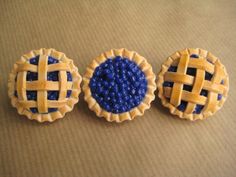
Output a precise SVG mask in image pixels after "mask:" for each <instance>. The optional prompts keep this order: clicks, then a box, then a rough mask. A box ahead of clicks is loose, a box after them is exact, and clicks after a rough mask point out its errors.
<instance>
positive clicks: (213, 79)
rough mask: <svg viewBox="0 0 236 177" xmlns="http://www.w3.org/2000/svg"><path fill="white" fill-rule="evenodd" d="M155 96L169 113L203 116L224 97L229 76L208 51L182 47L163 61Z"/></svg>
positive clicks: (203, 117) (188, 117) (211, 111)
mask: <svg viewBox="0 0 236 177" xmlns="http://www.w3.org/2000/svg"><path fill="white" fill-rule="evenodd" d="M157 88H158V90H159V94H158V96H159V97H160V98H161V101H162V104H163V105H164V106H165V107H168V108H169V109H170V112H171V113H172V114H175V115H178V116H179V117H180V118H185V119H189V120H197V119H205V118H207V117H208V116H211V115H213V114H214V113H215V112H216V111H217V110H219V109H220V108H221V107H222V106H223V103H224V102H225V100H226V98H227V93H228V90H229V78H228V74H227V72H226V69H225V67H224V65H223V64H222V63H221V62H220V60H219V59H218V58H216V57H215V56H214V55H212V54H211V53H210V52H208V51H206V50H202V49H198V48H197V49H184V50H181V51H177V52H175V53H174V54H173V55H171V56H170V57H168V58H167V60H166V61H165V62H164V63H163V65H162V69H161V71H160V73H159V75H158V81H157Z"/></svg>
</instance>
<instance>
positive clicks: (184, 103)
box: [177, 101, 188, 112]
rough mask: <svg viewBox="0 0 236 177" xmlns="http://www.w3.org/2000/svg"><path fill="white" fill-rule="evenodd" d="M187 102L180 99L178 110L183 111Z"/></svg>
mask: <svg viewBox="0 0 236 177" xmlns="http://www.w3.org/2000/svg"><path fill="white" fill-rule="evenodd" d="M187 104H188V103H187V102H186V101H181V103H180V105H179V106H178V107H177V108H178V109H179V110H180V111H182V112H184V111H185V109H186V107H187Z"/></svg>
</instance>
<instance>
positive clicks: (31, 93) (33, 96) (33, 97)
mask: <svg viewBox="0 0 236 177" xmlns="http://www.w3.org/2000/svg"><path fill="white" fill-rule="evenodd" d="M26 96H27V100H35V101H36V100H37V91H28V90H27V91H26Z"/></svg>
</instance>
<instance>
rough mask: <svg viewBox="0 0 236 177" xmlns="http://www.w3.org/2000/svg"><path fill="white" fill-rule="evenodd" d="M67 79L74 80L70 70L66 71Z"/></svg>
mask: <svg viewBox="0 0 236 177" xmlns="http://www.w3.org/2000/svg"><path fill="white" fill-rule="evenodd" d="M66 75H67V81H72V75H71V73H70V72H69V71H66Z"/></svg>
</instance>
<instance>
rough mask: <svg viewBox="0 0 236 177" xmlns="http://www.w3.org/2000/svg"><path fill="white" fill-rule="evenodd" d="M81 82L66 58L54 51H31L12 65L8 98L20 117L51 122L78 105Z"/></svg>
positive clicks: (73, 66) (71, 62)
mask: <svg viewBox="0 0 236 177" xmlns="http://www.w3.org/2000/svg"><path fill="white" fill-rule="evenodd" d="M81 80H82V78H81V76H80V75H79V73H78V69H77V67H75V65H74V64H73V61H72V60H71V59H69V58H67V57H66V56H65V54H63V53H61V52H58V51H56V50H54V49H40V50H33V51H31V52H29V53H28V54H25V55H23V56H22V57H21V58H20V59H19V60H18V61H17V62H16V63H15V64H14V67H13V70H12V72H11V73H10V76H9V81H8V87H9V90H8V94H9V97H10V98H11V103H12V105H13V106H14V107H16V108H17V111H18V113H19V114H23V115H26V116H27V117H28V118H29V119H32V120H37V121H39V122H44V121H49V122H52V121H54V120H56V119H59V118H62V117H64V115H65V113H67V112H69V111H71V110H72V109H73V107H74V104H76V103H77V102H78V95H79V93H80V91H81V89H80V83H81Z"/></svg>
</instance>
